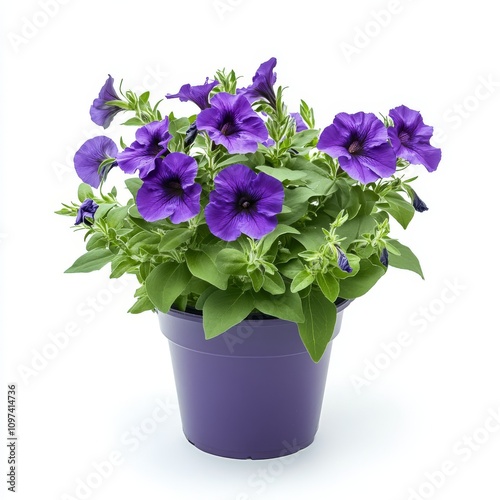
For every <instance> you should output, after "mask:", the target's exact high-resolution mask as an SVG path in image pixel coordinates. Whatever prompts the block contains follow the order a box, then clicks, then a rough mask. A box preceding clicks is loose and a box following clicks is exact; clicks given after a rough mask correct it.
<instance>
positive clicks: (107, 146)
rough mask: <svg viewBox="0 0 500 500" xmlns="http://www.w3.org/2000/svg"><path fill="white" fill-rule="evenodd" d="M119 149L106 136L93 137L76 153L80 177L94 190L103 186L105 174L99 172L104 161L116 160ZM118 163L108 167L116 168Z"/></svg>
mask: <svg viewBox="0 0 500 500" xmlns="http://www.w3.org/2000/svg"><path fill="white" fill-rule="evenodd" d="M117 154H118V148H117V146H116V144H115V143H114V142H113V141H112V140H111V139H110V138H109V137H106V136H104V135H99V136H97V137H93V138H92V139H89V140H88V141H85V142H84V143H83V145H82V146H81V148H80V149H79V150H78V151H77V152H76V154H75V158H74V162H75V170H76V173H77V174H78V177H80V179H81V180H82V181H83V182H86V183H87V184H89V185H90V186H92V187H94V188H98V187H99V185H100V184H101V180H102V178H103V174H104V172H99V168H100V166H101V163H102V162H103V161H104V160H110V159H113V158H116V155H117ZM115 165H116V162H112V163H110V164H109V165H108V167H107V168H108V169H110V168H111V167H113V166H115Z"/></svg>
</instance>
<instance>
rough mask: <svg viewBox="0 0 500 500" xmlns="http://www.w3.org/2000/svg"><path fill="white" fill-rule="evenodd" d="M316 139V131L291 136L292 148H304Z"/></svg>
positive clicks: (304, 131) (311, 130)
mask: <svg viewBox="0 0 500 500" xmlns="http://www.w3.org/2000/svg"><path fill="white" fill-rule="evenodd" d="M317 137H318V130H314V129H310V130H303V131H302V132H298V133H297V134H295V135H294V136H293V139H292V148H301V147H302V146H306V145H307V144H309V143H310V142H312V141H314V139H316V138H317Z"/></svg>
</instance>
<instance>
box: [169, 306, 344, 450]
mask: <svg viewBox="0 0 500 500" xmlns="http://www.w3.org/2000/svg"><path fill="white" fill-rule="evenodd" d="M346 305H347V302H346V303H344V304H341V305H340V306H338V314H337V324H336V327H335V332H334V337H335V336H336V335H337V334H338V333H339V331H340V326H341V322H342V309H343V308H344V307H345V306H346ZM159 319H160V327H161V330H162V332H163V334H164V335H165V336H166V337H167V338H168V340H169V344H170V353H171V357H172V365H173V370H174V377H175V383H176V387H177V395H178V399H179V409H180V413H181V419H182V426H183V431H184V434H185V435H186V437H187V439H188V440H189V441H190V442H191V443H192V444H194V445H195V446H196V447H197V448H199V449H201V450H203V451H206V452H208V453H211V454H214V455H220V456H223V457H229V458H240V459H246V458H252V459H264V458H275V457H279V456H284V455H289V454H291V453H295V452H296V451H299V450H300V449H302V448H305V447H306V446H308V445H310V444H311V443H312V442H313V440H314V436H315V434H316V431H317V429H318V423H319V417H320V413H321V406H322V402H323V394H324V389H325V383H326V376H327V372H328V363H329V360H330V352H331V343H330V344H329V345H328V348H327V350H326V352H325V354H324V356H323V357H322V359H321V360H320V362H319V363H314V362H313V361H312V360H311V358H310V357H309V354H308V353H307V351H306V349H305V347H304V345H303V343H302V341H301V339H300V336H299V333H298V328H297V325H296V324H295V323H291V322H288V321H282V320H279V319H248V320H245V321H242V322H241V323H240V324H239V325H237V326H235V327H233V328H231V329H230V330H228V331H227V332H225V333H224V334H222V335H220V336H218V337H216V338H214V339H211V340H205V336H204V332H203V323H202V317H201V316H199V315H196V314H190V313H185V312H179V311H173V310H172V311H170V312H169V313H168V314H163V313H159Z"/></svg>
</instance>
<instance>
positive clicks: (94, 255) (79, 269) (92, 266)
mask: <svg viewBox="0 0 500 500" xmlns="http://www.w3.org/2000/svg"><path fill="white" fill-rule="evenodd" d="M114 256H115V255H114V254H113V253H112V252H111V251H109V250H108V249H106V248H96V249H94V250H90V251H89V252H87V253H86V254H84V255H82V256H81V257H79V258H78V259H76V260H75V262H74V264H73V265H72V266H71V267H70V268H68V269H66V271H64V272H65V273H90V272H91V271H98V270H99V269H102V268H103V267H104V266H105V265H106V264H108V263H109V262H111V261H112V260H113V258H114Z"/></svg>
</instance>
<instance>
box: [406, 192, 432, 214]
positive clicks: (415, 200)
mask: <svg viewBox="0 0 500 500" xmlns="http://www.w3.org/2000/svg"><path fill="white" fill-rule="evenodd" d="M410 195H411V202H412V205H413V208H414V209H415V210H416V211H417V212H425V211H427V210H429V207H428V206H427V205H426V204H425V201H424V200H422V199H421V198H420V196H418V194H417V193H416V192H415V190H414V189H412V188H410Z"/></svg>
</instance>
